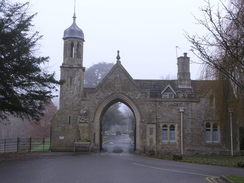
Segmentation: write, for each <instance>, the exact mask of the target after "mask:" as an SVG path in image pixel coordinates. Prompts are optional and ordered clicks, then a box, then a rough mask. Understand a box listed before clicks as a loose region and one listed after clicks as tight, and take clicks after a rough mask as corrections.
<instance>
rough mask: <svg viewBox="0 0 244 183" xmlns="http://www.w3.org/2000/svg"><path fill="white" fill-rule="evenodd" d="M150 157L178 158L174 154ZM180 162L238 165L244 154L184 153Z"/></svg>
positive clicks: (242, 161)
mask: <svg viewBox="0 0 244 183" xmlns="http://www.w3.org/2000/svg"><path fill="white" fill-rule="evenodd" d="M152 157H155V158H160V159H165V160H179V159H176V158H175V155H152ZM180 161H182V162H188V163H198V164H207V165H219V166H232V167H238V163H240V162H241V163H244V156H234V157H232V156H220V155H218V156H217V155H192V156H188V155H184V156H182V160H180Z"/></svg>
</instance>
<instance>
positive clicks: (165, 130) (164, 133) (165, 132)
mask: <svg viewBox="0 0 244 183" xmlns="http://www.w3.org/2000/svg"><path fill="white" fill-rule="evenodd" d="M162 141H163V142H167V141H168V127H167V125H164V126H163V130H162Z"/></svg>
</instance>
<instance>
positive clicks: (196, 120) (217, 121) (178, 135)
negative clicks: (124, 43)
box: [51, 16, 240, 154]
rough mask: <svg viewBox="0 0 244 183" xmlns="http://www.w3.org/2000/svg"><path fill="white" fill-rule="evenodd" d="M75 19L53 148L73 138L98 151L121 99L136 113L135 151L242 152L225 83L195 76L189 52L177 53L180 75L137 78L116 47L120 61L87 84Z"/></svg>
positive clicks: (65, 147)
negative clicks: (106, 120) (105, 123)
mask: <svg viewBox="0 0 244 183" xmlns="http://www.w3.org/2000/svg"><path fill="white" fill-rule="evenodd" d="M73 19H74V20H73V24H72V25H71V26H70V27H69V28H68V29H66V30H65V31H64V37H63V40H64V52H63V63H62V65H61V80H62V81H64V83H63V84H62V85H61V89H60V109H59V111H58V112H57V113H56V115H55V116H54V118H53V120H52V130H51V149H52V150H53V151H72V150H73V141H74V139H75V138H81V139H87V140H89V141H91V144H92V149H93V150H94V151H99V150H100V147H101V119H102V117H103V114H104V113H105V111H106V110H107V109H108V108H109V107H110V106H111V105H113V104H114V103H116V102H122V103H124V104H126V105H127V106H128V107H129V108H130V109H131V110H132V112H133V114H134V117H135V121H136V122H135V150H136V151H140V152H147V151H152V150H153V151H155V152H157V153H173V154H194V153H201V154H206V153H216V154H230V153H231V151H232V150H233V152H234V153H235V154H237V153H239V152H240V144H239V138H240V134H239V123H240V122H239V121H238V120H237V119H236V118H231V117H232V114H233V111H228V105H224V104H225V103H224V102H223V101H222V99H221V97H220V96H222V95H223V87H224V85H225V83H224V82H220V81H214V80H211V81H205V80H191V78H190V65H189V64H190V63H189V60H190V58H189V57H188V56H187V54H186V53H184V55H183V56H181V57H179V58H178V59H177V65H178V74H177V80H136V79H133V78H132V77H131V76H130V74H129V73H128V72H127V71H126V69H125V68H124V67H123V65H122V64H121V61H120V56H119V53H118V55H117V58H116V59H117V61H116V64H115V65H114V66H113V68H112V69H111V70H110V72H109V73H108V74H107V75H106V77H105V78H104V79H103V81H102V82H101V83H100V84H99V85H98V86H97V87H96V88H84V72H85V68H84V67H83V44H84V34H83V32H82V30H81V29H80V28H79V27H78V26H77V25H76V22H75V20H76V17H75V16H74V17H73ZM135 69H136V68H135ZM226 100H227V99H226ZM220 109H223V111H224V113H220V112H219V111H220ZM234 111H235V110H234ZM219 113H220V114H221V115H219ZM230 124H232V130H231V129H230ZM230 134H233V136H232V138H230Z"/></svg>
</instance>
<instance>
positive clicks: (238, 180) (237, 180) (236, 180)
mask: <svg viewBox="0 0 244 183" xmlns="http://www.w3.org/2000/svg"><path fill="white" fill-rule="evenodd" d="M225 177H226V178H228V179H230V180H231V181H232V182H233V183H243V182H244V177H243V176H234V175H226V176H225Z"/></svg>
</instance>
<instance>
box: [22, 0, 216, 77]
mask: <svg viewBox="0 0 244 183" xmlns="http://www.w3.org/2000/svg"><path fill="white" fill-rule="evenodd" d="M21 1H22V2H25V1H24V0H21ZM212 1H214V0H212ZM203 5H204V0H168V1H166V0H150V1H148V0H76V16H77V25H78V26H79V27H80V28H81V29H82V30H83V32H84V34H85V44H84V67H90V66H91V65H93V64H96V63H99V62H102V61H105V62H113V63H115V61H116V59H115V57H116V51H117V50H120V52H121V55H120V56H121V62H122V64H123V66H124V67H125V68H126V69H127V71H128V72H129V73H130V74H131V76H132V77H133V78H135V79H160V78H162V77H164V78H166V77H168V76H169V75H170V76H171V78H173V77H176V75H177V65H176V46H179V47H180V49H178V56H180V55H182V54H183V52H188V54H189V56H190V57H191V60H192V61H194V60H195V59H196V58H194V56H193V54H192V53H190V51H189V50H190V44H189V43H188V42H187V40H186V38H185V32H188V33H191V34H194V33H195V32H198V33H199V32H201V31H202V30H201V28H200V27H199V25H196V20H195V19H194V17H193V15H195V16H200V11H199V10H200V7H201V6H203ZM34 12H37V13H38V14H37V16H36V17H35V18H34V22H33V23H34V25H35V29H36V30H38V31H39V32H40V34H41V35H43V36H44V37H43V39H42V40H41V41H40V42H39V44H40V45H39V46H40V50H39V53H38V54H40V55H43V56H50V63H49V65H48V66H47V68H48V69H49V70H51V71H55V72H56V75H57V78H58V79H59V77H60V72H59V67H60V65H61V64H62V60H63V40H62V37H63V31H64V30H65V29H66V28H68V27H69V26H70V25H71V24H72V16H73V12H74V0H30V13H34ZM200 70H201V69H200V68H199V65H196V64H195V65H194V64H191V77H192V79H198V78H199V73H200Z"/></svg>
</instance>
